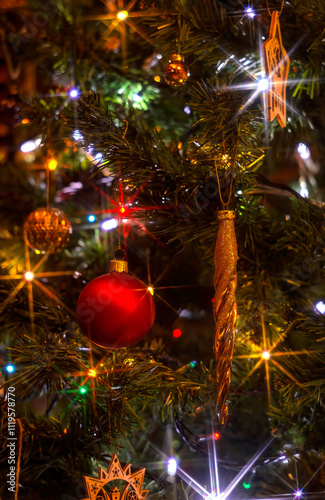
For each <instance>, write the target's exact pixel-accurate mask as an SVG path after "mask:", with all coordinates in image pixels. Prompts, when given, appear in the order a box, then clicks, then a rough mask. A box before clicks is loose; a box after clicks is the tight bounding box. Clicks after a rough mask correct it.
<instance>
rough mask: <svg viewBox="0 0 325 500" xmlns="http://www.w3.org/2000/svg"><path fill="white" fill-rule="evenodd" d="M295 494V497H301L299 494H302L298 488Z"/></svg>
mask: <svg viewBox="0 0 325 500" xmlns="http://www.w3.org/2000/svg"><path fill="white" fill-rule="evenodd" d="M295 495H296V498H300V497H301V495H302V493H301V491H300V490H297V491H296V492H295Z"/></svg>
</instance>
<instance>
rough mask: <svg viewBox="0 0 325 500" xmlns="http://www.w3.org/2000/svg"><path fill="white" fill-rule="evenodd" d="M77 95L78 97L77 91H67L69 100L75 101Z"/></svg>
mask: <svg viewBox="0 0 325 500" xmlns="http://www.w3.org/2000/svg"><path fill="white" fill-rule="evenodd" d="M78 95H79V92H78V90H77V89H71V90H69V96H70V97H71V99H75V98H76V97H78Z"/></svg>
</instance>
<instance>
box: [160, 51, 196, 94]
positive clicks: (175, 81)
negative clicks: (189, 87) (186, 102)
mask: <svg viewBox="0 0 325 500" xmlns="http://www.w3.org/2000/svg"><path fill="white" fill-rule="evenodd" d="M164 75H165V80H166V82H167V83H168V84H169V85H170V86H171V87H180V86H181V85H183V84H184V83H185V82H186V80H187V78H188V77H189V75H190V74H189V72H188V68H187V66H186V64H185V59H184V56H182V55H181V54H172V55H171V56H170V58H169V61H168V64H167V65H166V67H165V70H164Z"/></svg>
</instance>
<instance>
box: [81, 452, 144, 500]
mask: <svg viewBox="0 0 325 500" xmlns="http://www.w3.org/2000/svg"><path fill="white" fill-rule="evenodd" d="M145 471H146V469H140V470H138V471H136V472H133V473H132V472H131V465H130V464H126V466H125V467H124V469H123V468H122V466H121V464H120V461H119V459H118V458H117V455H115V454H114V455H112V459H111V461H110V463H109V466H108V468H107V471H105V470H104V469H102V468H101V467H99V470H98V479H96V478H93V477H88V476H84V477H83V480H84V483H85V488H86V493H87V495H88V496H87V498H85V499H84V500H144V499H145V498H146V496H147V494H148V493H149V490H143V489H142V485H143V480H144V475H145ZM116 480H120V481H123V482H125V483H126V484H125V486H124V487H123V489H122V491H119V489H118V488H117V486H116V485H112V488H111V489H110V491H109V493H107V491H106V490H107V487H106V485H107V484H108V483H110V482H112V481H116Z"/></svg>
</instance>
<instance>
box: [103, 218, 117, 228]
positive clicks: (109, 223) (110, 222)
mask: <svg viewBox="0 0 325 500" xmlns="http://www.w3.org/2000/svg"><path fill="white" fill-rule="evenodd" d="M116 227H117V220H116V219H107V220H104V222H102V229H104V231H110V230H111V229H115V228H116Z"/></svg>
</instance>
